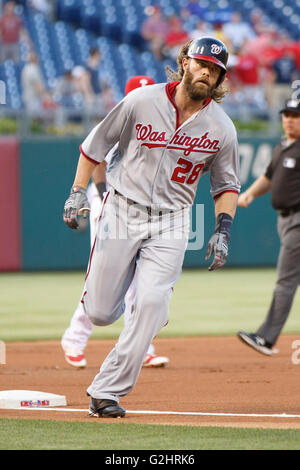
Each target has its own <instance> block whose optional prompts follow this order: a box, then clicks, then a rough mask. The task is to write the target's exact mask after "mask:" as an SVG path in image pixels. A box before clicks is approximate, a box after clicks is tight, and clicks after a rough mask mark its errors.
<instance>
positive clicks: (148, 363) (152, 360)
mask: <svg viewBox="0 0 300 470" xmlns="http://www.w3.org/2000/svg"><path fill="white" fill-rule="evenodd" d="M168 362H170V361H169V359H168V358H167V357H164V356H157V355H156V354H146V357H145V359H144V362H143V367H164V366H165V365H166V364H168Z"/></svg>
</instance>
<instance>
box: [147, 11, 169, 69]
mask: <svg viewBox="0 0 300 470" xmlns="http://www.w3.org/2000/svg"><path fill="white" fill-rule="evenodd" d="M146 12H147V14H149V18H147V19H146V20H145V21H144V22H143V24H142V28H141V35H142V37H143V39H144V40H145V41H149V43H150V49H151V51H152V53H153V55H154V57H155V58H156V59H157V60H162V59H163V58H164V56H163V53H162V48H163V46H164V44H165V39H166V36H167V34H168V32H169V24H168V22H167V20H166V19H165V18H164V16H163V14H162V11H161V9H160V7H158V6H149V7H147V9H146Z"/></svg>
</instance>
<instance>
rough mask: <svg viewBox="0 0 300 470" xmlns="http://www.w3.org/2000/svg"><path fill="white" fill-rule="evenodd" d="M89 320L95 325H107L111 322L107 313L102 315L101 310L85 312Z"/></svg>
mask: <svg viewBox="0 0 300 470" xmlns="http://www.w3.org/2000/svg"><path fill="white" fill-rule="evenodd" d="M86 314H87V316H88V318H89V320H90V321H91V323H93V325H96V326H107V325H110V324H111V323H112V320H111V318H110V317H109V316H108V315H104V314H103V312H100V311H99V312H91V313H90V312H86Z"/></svg>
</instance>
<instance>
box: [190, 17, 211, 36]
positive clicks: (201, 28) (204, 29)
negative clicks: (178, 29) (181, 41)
mask: <svg viewBox="0 0 300 470" xmlns="http://www.w3.org/2000/svg"><path fill="white" fill-rule="evenodd" d="M212 35H213V30H212V28H211V26H210V24H209V23H207V22H206V21H203V20H199V21H197V23H196V27H195V29H193V31H191V33H190V38H191V39H197V38H201V37H203V36H212Z"/></svg>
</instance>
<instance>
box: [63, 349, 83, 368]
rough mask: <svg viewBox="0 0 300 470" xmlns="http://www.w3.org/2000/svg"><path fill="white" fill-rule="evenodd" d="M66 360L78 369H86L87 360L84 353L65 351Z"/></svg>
mask: <svg viewBox="0 0 300 470" xmlns="http://www.w3.org/2000/svg"><path fill="white" fill-rule="evenodd" d="M65 360H66V361H67V363H68V364H70V365H71V366H73V367H77V368H78V369H83V368H84V367H86V358H85V355H84V354H83V353H82V352H75V351H65Z"/></svg>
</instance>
